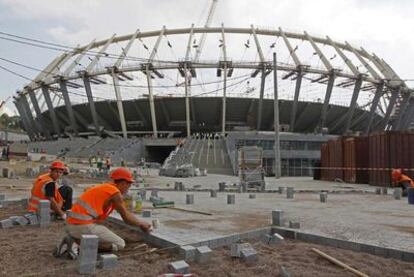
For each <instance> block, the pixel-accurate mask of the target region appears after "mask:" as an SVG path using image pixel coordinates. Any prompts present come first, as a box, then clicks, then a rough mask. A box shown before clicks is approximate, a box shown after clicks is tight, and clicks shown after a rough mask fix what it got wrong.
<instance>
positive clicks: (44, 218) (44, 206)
mask: <svg viewBox="0 0 414 277" xmlns="http://www.w3.org/2000/svg"><path fill="white" fill-rule="evenodd" d="M38 212H39V213H38V219H39V225H40V227H46V226H48V225H49V224H50V201H49V200H40V201H39V211H38Z"/></svg>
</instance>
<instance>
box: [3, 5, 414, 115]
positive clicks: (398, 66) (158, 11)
mask: <svg viewBox="0 0 414 277" xmlns="http://www.w3.org/2000/svg"><path fill="white" fill-rule="evenodd" d="M210 3H211V1H210V0H174V1H172V0H157V1H156V0H140V1H138V0H136V1H132V0H130V1H127V0H117V1H109V0H84V1H81V0H70V1H69V0H68V1H66V0H59V1H56V0H32V1H28V0H0V31H1V32H7V33H12V34H17V35H21V36H27V37H32V38H37V39H41V40H46V41H52V42H58V43H61V44H65V45H69V46H76V45H77V44H86V43H88V42H90V41H91V40H92V39H93V38H97V39H102V38H107V37H109V36H111V35H112V34H114V33H116V34H118V35H122V34H129V33H132V32H134V31H135V30H136V29H137V28H139V29H140V30H141V31H148V30H156V29H160V28H161V27H162V25H166V26H167V27H168V28H171V29H172V28H179V27H189V26H190V25H191V23H195V24H196V25H198V26H201V25H203V24H204V21H205V18H206V15H207V11H208V8H209V5H210ZM413 14H414V1H410V0H395V1H385V0H360V1H358V0H335V1H332V0H312V1H309V0H254V1H251V0H219V1H218V5H217V10H216V13H215V15H214V19H213V23H212V24H211V26H219V25H220V24H221V23H224V25H225V26H231V27H246V28H247V27H249V26H250V24H254V25H257V26H259V27H260V26H262V27H272V28H275V27H279V26H280V27H282V28H284V29H285V30H294V31H297V32H302V31H304V30H306V31H308V32H309V33H311V34H316V35H320V36H325V35H329V36H330V37H331V38H333V39H335V40H338V41H345V40H347V41H349V42H351V43H352V44H354V45H360V46H363V47H364V48H365V49H367V50H369V51H370V52H374V53H376V54H377V55H378V56H380V57H382V58H383V59H385V60H386V61H387V62H388V63H389V64H390V65H391V66H392V67H393V68H394V69H395V71H396V72H397V73H398V74H399V75H400V77H401V78H403V79H414V72H413V66H412V62H413V61H414V51H413V49H414V35H413V34H414V17H413ZM56 55H57V52H56V51H51V50H44V49H38V48H33V47H28V46H23V45H19V44H16V43H13V42H9V41H5V40H2V39H0V57H1V58H7V59H10V60H14V61H18V62H22V63H24V64H28V65H32V66H34V67H37V68H43V67H44V66H45V65H46V64H47V63H48V62H50V61H51V59H52V58H54V57H55V56H56ZM0 66H4V67H7V68H10V69H12V70H14V71H16V72H18V73H21V74H23V75H25V76H28V77H30V78H32V77H34V76H35V75H36V72H34V71H30V70H25V69H22V68H19V67H13V66H11V65H10V64H7V63H5V62H3V61H0ZM26 83H27V81H26V80H24V79H22V78H19V77H17V76H14V75H11V74H10V73H8V72H5V71H3V70H1V69H0V100H3V99H5V98H6V97H8V96H11V95H13V94H14V93H15V91H16V90H17V89H21V88H22V87H23V85H24V84H26ZM407 84H408V85H409V86H414V82H408V83H407ZM7 107H8V108H9V109H12V110H14V109H15V108H14V105H13V104H12V103H11V102H9V103H8V105H7Z"/></svg>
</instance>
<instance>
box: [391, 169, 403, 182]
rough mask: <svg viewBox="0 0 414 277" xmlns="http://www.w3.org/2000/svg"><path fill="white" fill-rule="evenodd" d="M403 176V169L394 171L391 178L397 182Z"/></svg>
mask: <svg viewBox="0 0 414 277" xmlns="http://www.w3.org/2000/svg"><path fill="white" fill-rule="evenodd" d="M401 174H402V173H401V169H393V170H392V171H391V177H392V179H393V180H397V179H398V178H400V177H401Z"/></svg>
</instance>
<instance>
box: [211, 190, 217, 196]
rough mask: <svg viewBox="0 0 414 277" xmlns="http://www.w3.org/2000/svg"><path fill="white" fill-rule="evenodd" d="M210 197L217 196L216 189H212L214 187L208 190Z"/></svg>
mask: <svg viewBox="0 0 414 277" xmlns="http://www.w3.org/2000/svg"><path fill="white" fill-rule="evenodd" d="M210 197H212V198H216V197H217V190H214V189H212V190H210Z"/></svg>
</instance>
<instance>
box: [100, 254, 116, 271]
mask: <svg viewBox="0 0 414 277" xmlns="http://www.w3.org/2000/svg"><path fill="white" fill-rule="evenodd" d="M117 266H118V256H117V255H115V254H101V255H99V267H100V268H102V269H104V270H110V269H114V268H116V267H117Z"/></svg>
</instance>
